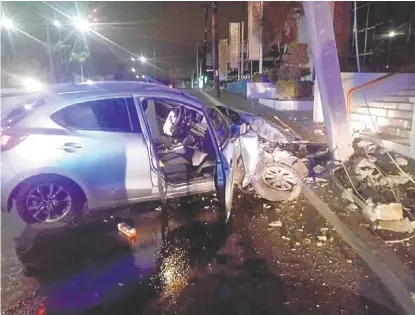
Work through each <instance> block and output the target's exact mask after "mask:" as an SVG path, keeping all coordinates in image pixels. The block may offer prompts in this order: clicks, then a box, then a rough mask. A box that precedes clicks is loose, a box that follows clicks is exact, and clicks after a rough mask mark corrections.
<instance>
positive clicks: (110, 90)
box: [19, 81, 203, 124]
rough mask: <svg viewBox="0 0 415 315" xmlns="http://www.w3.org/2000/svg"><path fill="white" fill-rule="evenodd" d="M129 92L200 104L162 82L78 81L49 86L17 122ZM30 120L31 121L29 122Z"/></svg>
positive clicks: (200, 106) (200, 104) (201, 106)
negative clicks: (27, 113)
mask: <svg viewBox="0 0 415 315" xmlns="http://www.w3.org/2000/svg"><path fill="white" fill-rule="evenodd" d="M132 95H139V96H143V97H145V96H149V97H154V96H156V97H161V98H163V97H171V98H174V99H177V100H180V99H181V100H182V101H185V102H186V103H187V104H188V105H189V106H191V107H193V108H194V109H197V110H201V109H202V108H203V104H202V103H201V102H200V101H199V100H198V99H197V98H195V97H193V96H191V95H189V94H188V93H184V92H183V91H181V90H178V89H173V88H169V87H167V86H164V85H161V84H154V83H146V82H135V81H105V82H93V83H89V84H88V83H81V84H71V83H69V84H58V85H51V86H48V87H47V88H46V89H45V90H44V91H43V92H42V93H40V95H38V96H37V97H35V99H34V100H33V102H36V101H41V104H42V105H41V106H37V107H36V109H35V110H34V111H32V112H31V113H30V114H29V115H27V116H26V117H25V118H24V119H23V120H21V121H20V123H19V124H27V123H29V122H30V121H32V122H34V123H36V121H37V120H38V119H40V118H41V117H44V116H45V115H46V116H48V115H49V114H50V113H52V112H54V111H56V110H59V109H61V108H64V107H66V106H68V105H70V104H74V103H82V102H86V101H88V100H91V99H101V98H111V97H117V96H119V97H128V96H132ZM29 110H30V109H29ZM29 124H30V123H29Z"/></svg>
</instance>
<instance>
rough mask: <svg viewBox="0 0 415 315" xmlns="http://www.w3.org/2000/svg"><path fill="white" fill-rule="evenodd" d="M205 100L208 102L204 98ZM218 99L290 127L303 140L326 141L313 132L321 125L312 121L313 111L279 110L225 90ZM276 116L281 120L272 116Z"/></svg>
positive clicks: (200, 96) (201, 95) (230, 105)
mask: <svg viewBox="0 0 415 315" xmlns="http://www.w3.org/2000/svg"><path fill="white" fill-rule="evenodd" d="M194 91H196V93H197V94H198V97H199V98H201V99H203V100H205V99H206V97H205V96H204V95H203V93H201V92H199V91H197V90H194ZM205 92H206V93H207V94H209V95H210V96H212V97H214V92H213V91H209V90H207V91H205ZM206 101H207V102H210V101H209V100H208V99H206ZM219 101H220V102H221V103H223V104H225V105H226V106H229V107H232V108H235V109H238V110H242V111H245V112H249V113H253V114H256V115H260V116H262V117H264V118H266V119H268V120H271V121H273V122H276V123H278V124H279V125H281V126H282V127H284V128H285V126H284V125H283V124H285V125H287V126H288V127H289V128H290V129H292V130H293V131H294V132H295V133H296V134H298V135H299V136H300V137H301V138H303V139H304V140H309V141H313V142H323V143H326V142H327V137H326V136H325V135H322V136H320V135H316V134H315V133H314V130H315V129H320V128H321V126H318V125H316V124H314V123H313V113H312V112H308V111H280V110H276V109H273V108H270V107H267V106H265V105H262V104H259V103H258V101H257V100H247V99H245V98H244V97H243V96H242V95H239V94H233V93H230V92H227V91H221V92H220V98H219ZM274 116H277V117H278V118H279V119H280V120H281V121H282V122H283V124H281V122H279V121H278V120H277V119H275V118H274Z"/></svg>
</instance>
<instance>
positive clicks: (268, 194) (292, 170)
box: [252, 162, 304, 201]
mask: <svg viewBox="0 0 415 315" xmlns="http://www.w3.org/2000/svg"><path fill="white" fill-rule="evenodd" d="M299 163H301V162H299ZM299 163H295V165H293V166H292V167H291V166H287V165H284V164H282V163H276V162H271V163H267V164H263V163H259V164H258V167H257V170H256V174H257V175H256V176H255V177H256V178H255V180H254V182H253V184H252V186H253V187H254V189H255V191H256V192H257V193H258V195H260V196H261V197H262V198H264V199H267V200H269V201H290V200H294V199H297V198H298V197H299V196H300V194H301V180H302V177H303V176H304V175H303V174H304V168H303V167H302V166H301V165H300V164H299ZM301 164H302V163H301ZM270 167H274V168H278V169H279V170H283V171H285V172H286V173H287V174H291V176H292V177H294V178H295V179H296V183H295V184H294V185H292V187H291V189H288V190H278V189H276V188H272V187H270V185H269V184H267V183H266V182H265V180H264V176H263V175H264V172H266V170H267V169H268V168H270ZM296 169H298V170H299V171H300V172H301V174H300V173H299V172H298V171H297V170H296Z"/></svg>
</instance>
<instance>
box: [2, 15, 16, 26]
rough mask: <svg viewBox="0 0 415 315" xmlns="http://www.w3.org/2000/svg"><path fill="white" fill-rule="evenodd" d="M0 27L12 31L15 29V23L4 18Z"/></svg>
mask: <svg viewBox="0 0 415 315" xmlns="http://www.w3.org/2000/svg"><path fill="white" fill-rule="evenodd" d="M0 25H1V26H2V27H5V28H7V29H12V28H14V23H13V21H12V20H10V19H9V18H8V17H5V16H2V17H1V19H0Z"/></svg>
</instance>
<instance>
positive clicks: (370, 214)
mask: <svg viewBox="0 0 415 315" xmlns="http://www.w3.org/2000/svg"><path fill="white" fill-rule="evenodd" d="M374 208H375V204H374V203H373V200H372V199H371V198H369V199H367V200H366V207H364V208H363V210H362V214H363V215H364V216H365V217H366V218H367V219H368V220H369V221H371V222H375V221H376V215H375V213H374Z"/></svg>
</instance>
